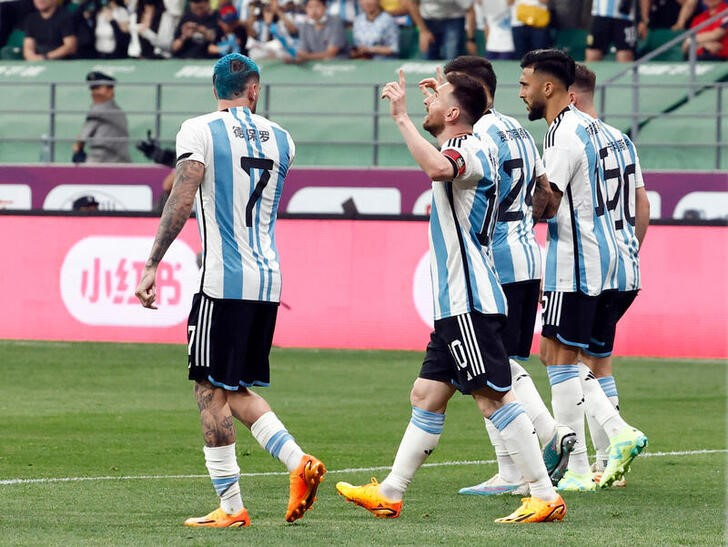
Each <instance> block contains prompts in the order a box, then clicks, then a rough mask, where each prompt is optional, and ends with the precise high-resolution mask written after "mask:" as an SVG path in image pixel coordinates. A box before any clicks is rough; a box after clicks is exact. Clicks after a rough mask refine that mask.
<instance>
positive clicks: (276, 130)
mask: <svg viewBox="0 0 728 547" xmlns="http://www.w3.org/2000/svg"><path fill="white" fill-rule="evenodd" d="M294 156H295V145H294V144H293V140H292V139H291V136H290V135H289V134H288V132H287V131H286V130H284V129H282V128H281V127H280V126H279V125H278V124H276V123H274V122H271V121H269V120H267V119H266V118H264V117H262V116H258V115H256V114H253V113H252V112H251V111H250V109H248V108H244V107H234V108H229V109H226V110H222V111H218V112H213V113H210V114H205V115H203V116H198V117H196V118H191V119H189V120H186V121H185V122H184V123H183V124H182V127H181V128H180V131H179V133H178V134H177V161H178V162H180V161H185V160H194V161H199V162H201V163H203V164H204V165H205V175H204V178H203V180H202V184H201V185H200V188H199V190H198V192H197V196H196V202H195V207H196V213H197V222H198V227H199V230H200V238H201V239H202V247H203V260H202V273H201V281H200V290H201V292H203V293H204V294H205V295H207V296H209V297H212V298H226V299H237V300H252V301H263V302H279V301H280V294H281V273H280V265H279V261H278V251H277V249H276V245H275V237H274V228H275V221H276V214H277V211H278V204H279V202H280V197H281V192H282V190H283V182H284V180H285V178H286V174H287V173H288V169H289V168H290V166H291V164H292V163H293V159H294Z"/></svg>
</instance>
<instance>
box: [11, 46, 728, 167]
mask: <svg viewBox="0 0 728 547" xmlns="http://www.w3.org/2000/svg"><path fill="white" fill-rule="evenodd" d="M436 66H437V63H435V62H425V61H420V60H400V61H397V60H394V61H377V62H369V61H340V62H327V63H311V64H309V65H306V66H290V65H285V64H283V63H280V62H275V61H270V62H264V63H262V70H263V71H264V72H265V81H266V83H267V84H269V85H268V86H267V87H266V89H265V90H264V93H263V100H262V102H261V104H260V105H259V108H260V109H261V111H262V112H266V113H268V114H269V115H270V116H271V117H272V118H273V119H274V120H276V121H278V122H279V123H281V124H282V125H283V126H284V127H286V128H288V129H289V130H290V131H291V133H292V134H293V136H294V138H295V139H296V142H297V145H298V159H297V165H314V166H321V165H331V166H353V167H356V166H371V165H379V166H411V165H412V160H411V158H410V156H409V154H408V153H407V151H406V149H405V147H404V145H403V144H402V143H401V140H400V139H399V135H398V133H397V130H396V128H395V127H394V125H393V124H392V123H391V121H390V120H389V114H388V109H387V106H386V104H385V103H384V102H382V101H381V100H380V99H379V87H378V86H380V85H382V84H383V83H385V82H387V81H389V80H392V79H394V78H395V77H396V71H397V69H398V68H400V67H403V68H404V70H405V73H406V75H407V81H408V84H409V85H411V86H413V88H414V86H415V85H416V83H417V81H419V80H420V79H421V78H423V77H426V76H430V75H432V74H433V73H434V71H435V67H436ZM593 67H594V69H595V70H596V71H597V76H598V82H605V81H607V80H608V79H610V78H612V77H614V76H615V75H617V74H619V72H620V71H622V70H623V69H624V68H625V67H624V65H622V64H617V63H609V62H602V63H599V64H595V65H593ZM495 68H496V71H497V73H498V78H499V87H498V93H497V95H496V105H497V108H498V109H499V110H500V111H501V112H504V113H506V114H511V115H514V116H516V117H517V118H518V119H519V120H521V121H522V123H524V124H525V125H526V127H527V128H528V129H529V130H530V131H532V132H533V134H534V137H535V138H536V140H537V141H540V140H541V139H542V137H543V134H544V131H545V128H546V126H545V124H544V123H543V122H542V121H539V122H529V121H527V119H526V110H525V108H524V106H523V103H522V101H521V100H520V99H519V98H518V79H519V76H520V67H519V65H518V63H517V62H508V61H497V62H496V63H495ZM89 70H102V71H104V72H107V73H110V74H113V75H114V76H115V77H116V78H117V80H118V82H119V84H118V86H117V102H118V103H119V105H120V106H121V107H122V108H123V109H124V110H125V112H126V113H127V116H128V121H129V129H130V135H131V138H132V141H135V140H141V139H143V138H145V136H146V132H147V130H149V129H151V130H152V132H153V134H154V135H155V136H157V135H158V136H160V137H161V140H162V143H163V144H164V145H166V146H171V145H172V143H173V141H174V138H175V135H176V133H177V130H178V128H179V125H180V123H181V122H182V121H183V120H184V119H186V118H188V117H190V116H193V115H196V114H199V113H203V112H206V111H209V110H210V109H212V108H214V104H215V103H214V100H213V97H212V94H211V86H210V83H209V78H210V70H211V67H210V63H209V62H207V61H176V60H169V61H127V60H124V61H103V62H101V63H99V62H96V61H64V62H57V63H52V62H51V63H34V64H28V63H23V62H18V61H2V62H0V93H2V96H3V98H4V99H5V100H4V101H3V105H2V106H0V163H11V162H12V163H19V162H37V161H39V159H41V157H42V156H44V146H43V135H48V136H51V137H53V138H54V140H55V143H54V146H53V147H52V156H53V160H54V161H56V162H69V161H70V146H71V142H72V141H73V140H74V139H75V137H76V135H77V132H78V131H79V128H80V127H81V124H82V122H83V119H84V116H85V113H86V111H87V109H88V103H89V98H88V94H87V92H86V89H85V81H84V77H85V74H86V73H87V72H88V71H89ZM726 78H728V66H726V65H723V64H721V63H701V64H699V70H698V76H697V84H698V85H699V86H700V88H701V89H702V88H703V87H705V86H710V85H714V84H715V83H716V82H720V81H723V80H725V79H726ZM51 83H52V84H53V85H51ZM688 83H689V72H688V70H687V66H686V64H685V63H677V64H676V63H650V64H649V65H647V66H645V67H643V69H642V70H641V71H640V93H639V112H638V113H639V116H640V118H639V123H640V125H641V130H642V131H643V134H642V135H640V138H644V139H645V140H647V138H648V136H649V140H650V141H655V142H657V143H665V144H667V145H668V146H672V145H674V143H675V142H676V140H677V139H685V138H687V137H689V138H691V139H694V141H695V142H697V143H702V144H703V145H704V147H702V148H700V147H693V148H691V150H692V154H689V153H682V154H681V155H678V154H673V153H672V152H671V151H669V149H667V150H668V151H666V152H661V148H660V147H653V151H651V152H649V153H648V152H645V159H643V164H644V165H645V166H646V167H647V168H660V167H663V166H666V165H670V166H671V167H677V168H680V167H685V168H687V167H693V168H694V167H698V168H700V166H699V165H696V164H703V163H705V162H703V161H701V162H698V161H697V160H696V159H695V158H696V157H698V156H700V157H706V158H707V157H714V156H715V153H716V151H715V143H714V141H712V140H711V139H714V136H715V130H714V127H715V121H714V118H713V122H712V124H713V125H712V127H713V129H711V130H710V131H709V133H708V136H705V135H704V132H705V131H706V129H705V128H706V127H709V126H710V124H711V121H710V120H709V119H707V118H701V119H700V120H699V123H700V124H701V127H703V129H700V130H695V131H692V130H691V131H686V130H684V127H683V125H681V124H680V121H682V124H685V125H689V124H693V123H694V121H693V120H687V119H686V118H680V119H678V118H677V117H674V119H671V118H670V117H669V116H667V117H665V116H662V115H661V114H663V113H666V112H670V111H672V110H674V109H676V108H677V107H679V106H680V105H681V104H683V103H684V102H685V101H689V100H690V99H689V95H688V92H687V90H688V87H687V86H688ZM158 93H159V96H157V94H158ZM603 95H604V92H603V91H602V90H599V92H598V95H597V108H598V109H599V110H600V111H601V112H602V113H603V115H604V118H605V119H606V120H608V121H609V122H610V123H612V124H613V125H616V126H618V127H620V128H622V129H623V130H629V129H630V128H631V127H632V125H633V121H632V108H631V106H632V102H633V94H632V88H631V85H630V78H629V75H628V74H627V75H624V76H622V77H621V78H619V79H617V80H616V82H614V84H613V85H610V87H609V88H608V89H607V91H606V95H605V96H603ZM710 96H712V99H711V98H709V97H708V95H704V94H699V95H698V96H697V97H696V98H695V99H693V100H694V101H696V102H695V104H694V105H693V106H690V107H688V106H687V105H686V106H682V107H680V108H681V110H682V109H686V110H685V112H688V113H689V112H693V111H694V110H690V109H691V108H692V109H697V110H695V111H702V110H700V109H704V110H706V111H707V112H710V108H712V109H713V110H712V112H715V108H716V104H717V103H716V100H717V99H716V98H715V92H713V93H711V94H710ZM157 103H158V104H159V114H157V112H156V110H157ZM51 105H53V106H54V108H55V113H54V115H53V116H52V115H51V114H50V111H51ZM408 108H409V111H410V112H411V114H412V116H413V119H415V120H420V119H421V116H422V114H423V109H422V102H421V100H420V96H419V94H417V93H412V94H411V95H410V101H409V103H408ZM663 118H664V120H665V121H664V122H663V121H662V120H663ZM665 124H667V125H665ZM661 125H664V127H663V129H662V130H660V129H659V128H660V127H661ZM652 127H655V128H656V129H654V130H653V129H651V128H652ZM693 133H694V137H693V136H692V135H693ZM724 134H725V133H724ZM375 142H378V146H375ZM724 150H725V149H724ZM711 155H712V156H711ZM724 155H728V153H727V154H724ZM682 156H685V164H684V165H680V164H679V163H680V162H679V161H678V159H677V158H679V157H682ZM688 156H690V157H688ZM647 157H649V160H648V159H647ZM132 159H133V161H134V162H135V163H148V160H147V159H146V158H144V157H143V156H142V154H141V153H139V152H138V151H136V150H134V149H133V147H132ZM707 163H708V165H706V166H704V167H702V168H704V169H711V168H713V166H714V161H713V162H707Z"/></svg>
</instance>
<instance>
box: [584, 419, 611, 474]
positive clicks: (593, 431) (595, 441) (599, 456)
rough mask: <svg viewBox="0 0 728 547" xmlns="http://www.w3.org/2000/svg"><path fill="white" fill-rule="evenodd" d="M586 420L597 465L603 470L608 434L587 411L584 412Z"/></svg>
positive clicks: (607, 447) (607, 446)
mask: <svg viewBox="0 0 728 547" xmlns="http://www.w3.org/2000/svg"><path fill="white" fill-rule="evenodd" d="M586 422H587V424H589V435H590V436H591V440H592V445H593V446H594V451H595V452H596V456H595V457H596V463H597V466H598V467H600V468H601V469H602V470H603V469H604V467H606V465H607V459H608V458H609V453H608V452H609V436H608V435H607V434H606V433H605V431H604V428H603V427H602V426H600V425H599V422H597V420H596V418H594V416H592V415H591V414H589V413H588V412H587V413H586Z"/></svg>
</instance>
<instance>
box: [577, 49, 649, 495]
mask: <svg viewBox="0 0 728 547" xmlns="http://www.w3.org/2000/svg"><path fill="white" fill-rule="evenodd" d="M595 87H596V75H595V74H594V72H592V71H591V70H589V68H587V66H586V65H584V64H582V63H576V71H575V77H574V83H573V84H571V87H570V88H569V96H570V97H571V102H572V103H573V104H574V106H575V107H576V108H578V109H579V110H581V111H582V112H584V113H585V114H588V115H589V116H591V117H592V118H597V113H596V110H595V108H594V89H595ZM599 123H600V124H601V126H602V129H603V131H604V132H605V134H608V135H610V140H611V142H613V143H616V146H613V147H612V148H611V149H610V153H613V154H614V155H616V156H617V158H618V163H619V169H618V170H617V171H613V172H612V174H613V175H614V176H612V177H610V178H608V179H607V181H606V182H607V186H608V196H609V199H608V201H607V206H608V208H609V209H610V210H611V211H612V216H613V217H614V228H615V231H616V235H617V249H618V251H619V253H618V255H617V258H618V270H617V281H618V286H617V288H618V291H619V292H618V293H617V294H616V295H615V299H614V305H613V307H612V308H611V312H612V313H610V314H609V315H608V318H609V321H606V322H605V323H604V324H603V326H604V329H605V330H604V331H603V332H602V333H600V334H599V336H598V338H599V339H600V340H602V341H603V345H601V346H599V345H597V344H595V343H593V342H592V343H591V344H590V345H589V347H588V348H587V349H585V350H583V351H582V359H583V361H584V362H585V363H586V366H588V367H589V369H590V371H591V373H592V374H593V375H594V377H595V378H596V379H597V381H598V382H599V385H600V386H601V387H602V390H604V393H605V394H606V395H607V397H609V400H610V402H611V403H612V405H614V407H615V408H616V409H617V410H619V394H618V392H617V384H616V382H615V380H614V376H613V375H612V349H613V345H614V335H615V333H616V328H617V322H618V321H619V320H620V319H621V317H622V316H623V315H624V313H625V312H626V311H627V310H628V309H629V307H630V306H631V305H632V302H634V299H635V298H636V297H637V293H638V292H639V290H640V287H641V285H640V259H639V254H638V253H639V250H640V249H641V248H642V242H643V241H644V238H645V234H646V232H647V226H648V225H649V222H650V202H649V200H648V199H647V191H646V190H645V183H644V180H643V179H642V169H641V168H640V161H639V158H638V157H637V151H636V150H635V147H634V144H633V143H632V141H631V140H630V139H629V137H627V136H626V135H625V134H624V133H622V132H621V131H619V130H618V129H616V128H614V127H612V126H611V125H609V124H606V123H604V122H603V121H601V120H599ZM582 366H583V365H582ZM586 418H587V422H588V424H589V433H590V434H591V438H592V444H593V445H594V448H595V449H596V461H595V462H594V464H593V465H592V471H594V473H595V478H598V479H600V478H601V474H602V473H603V471H604V468H605V467H606V465H607V461H608V452H607V451H608V448H609V438H608V437H607V435H606V433H605V432H604V429H603V428H602V427H600V426H599V424H598V423H597V421H596V420H595V419H594V417H593V416H591V414H589V413H588V412H587V416H586ZM613 484H614V486H623V485H624V479H621V480H620V481H615V482H614V483H613Z"/></svg>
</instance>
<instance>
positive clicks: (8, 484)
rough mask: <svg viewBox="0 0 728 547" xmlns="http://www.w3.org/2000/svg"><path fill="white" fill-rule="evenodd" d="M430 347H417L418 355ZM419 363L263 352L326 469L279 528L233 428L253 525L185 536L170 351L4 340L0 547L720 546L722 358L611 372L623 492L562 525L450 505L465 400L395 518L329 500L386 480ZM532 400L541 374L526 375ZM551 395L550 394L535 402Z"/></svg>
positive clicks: (177, 362) (193, 444)
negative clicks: (636, 443) (636, 437)
mask: <svg viewBox="0 0 728 547" xmlns="http://www.w3.org/2000/svg"><path fill="white" fill-rule="evenodd" d="M424 342H425V341H423V343H424ZM420 359H421V354H420V353H410V352H383V351H376V352H375V351H371V352H355V351H324V350H318V351H317V350H290V349H286V350H283V349H274V350H273V352H272V356H271V362H272V385H271V387H269V388H264V389H261V390H260V391H259V392H260V393H262V394H263V395H264V396H265V397H266V398H267V399H268V401H269V402H270V403H271V405H272V406H273V408H274V410H275V411H276V413H277V414H278V416H279V417H280V418H281V419H282V420H283V421H284V423H285V424H286V425H287V427H288V429H289V431H290V432H291V433H292V434H293V435H294V436H295V437H296V439H297V440H298V442H299V444H300V445H301V446H302V448H303V449H304V450H305V451H309V452H311V453H313V454H315V455H317V456H318V457H319V458H321V459H322V460H323V461H324V462H325V463H326V465H327V467H328V470H329V473H328V475H327V476H326V480H325V481H324V483H323V484H322V486H321V488H320V490H319V496H318V501H317V502H316V504H315V505H314V507H313V510H312V511H311V512H309V513H307V514H306V516H305V518H304V519H302V520H300V521H298V522H297V523H295V524H293V525H290V524H287V523H286V522H285V521H284V519H283V515H284V513H285V508H286V501H287V495H288V494H287V484H288V481H287V475H286V474H285V473H283V471H284V469H283V466H282V464H280V463H279V462H278V461H277V460H274V459H273V458H271V457H270V456H269V455H268V454H267V453H265V452H264V451H263V450H262V449H261V448H260V447H259V446H258V445H257V443H256V442H255V441H254V440H253V439H252V437H251V436H250V434H249V433H248V432H247V430H245V429H244V428H243V427H242V426H239V427H238V442H237V454H238V462H239V464H240V467H241V472H242V473H243V477H242V478H241V489H242V491H243V499H244V502H245V504H246V506H247V507H248V509H249V511H250V514H251V518H252V526H251V527H250V528H246V529H234V530H206V529H189V528H185V527H184V526H182V521H183V520H184V519H185V518H186V517H188V516H199V515H203V514H205V513H207V512H208V511H210V510H212V509H213V508H215V507H216V504H217V501H216V497H215V494H214V491H213V489H212V486H211V484H210V481H209V479H208V478H207V476H206V471H205V467H204V462H203V457H202V440H201V434H200V430H199V418H198V414H197V409H196V405H195V403H194V400H193V397H192V386H191V383H190V382H189V381H188V380H187V379H186V362H185V347H184V346H183V345H131V344H75V343H74V344H72V343H36V342H0V371H2V376H1V377H2V387H1V388H0V395H1V396H0V414H1V415H2V419H0V544H2V545H49V544H54V545H59V544H65V545H109V544H112V545H120V544H121V545H225V544H230V545H232V544H240V543H250V544H258V545H402V544H406V545H438V544H439V545H459V544H462V545H465V544H467V545H486V544H498V543H502V544H506V545H539V546H548V545H559V546H561V545H578V546H584V545H701V546H702V545H724V544H725V543H726V536H725V528H726V511H725V508H726V476H725V470H726V453H727V450H726V372H727V370H728V369H727V367H726V362H722V361H697V362H694V361H687V360H679V361H671V360H658V359H617V360H616V363H615V371H616V373H615V376H616V378H617V383H618V388H619V393H620V401H621V406H622V412H623V415H624V416H625V418H626V419H627V421H629V422H630V423H632V424H634V425H635V426H638V427H640V428H641V429H642V430H643V431H644V432H645V433H646V434H647V435H648V437H649V441H650V446H649V449H648V451H647V453H646V454H645V455H643V456H640V457H639V458H637V459H636V460H635V462H634V464H633V466H632V470H631V472H630V473H629V474H628V475H627V479H628V481H627V482H628V484H627V487H626V488H621V489H620V488H612V489H608V490H605V491H601V492H598V493H596V494H567V495H565V496H564V497H565V499H566V502H567V506H568V514H567V516H566V518H565V520H564V521H563V522H561V523H550V524H536V525H496V524H495V523H493V520H494V519H495V518H497V517H501V516H504V515H506V514H508V513H509V512H511V510H513V509H514V508H515V507H516V506H517V505H518V503H519V500H518V498H515V497H513V496H499V497H494V498H481V497H474V496H459V495H457V493H456V492H457V490H458V489H459V488H460V487H462V486H465V485H470V484H474V483H476V482H480V481H481V480H484V479H486V478H488V477H489V476H491V475H492V474H493V472H494V470H495V465H494V463H493V457H494V456H493V451H492V448H491V447H490V446H489V444H488V440H487V436H486V434H485V428H484V427H483V423H482V420H481V418H480V417H479V415H478V412H477V410H476V408H475V405H474V404H473V402H472V401H471V400H470V399H469V398H467V397H462V396H459V395H456V396H455V397H454V398H453V400H452V401H451V403H450V407H449V408H448V413H447V419H446V422H445V431H444V433H443V435H442V438H441V441H440V445H439V446H438V448H437V450H436V451H435V452H434V454H433V455H432V456H431V457H430V458H429V460H428V464H427V466H426V467H424V468H422V469H421V470H420V471H419V473H418V474H417V475H416V477H415V479H414V481H413V483H412V485H411V487H410V489H409V491H408V492H407V495H406V497H405V503H404V509H403V512H402V516H401V517H400V518H399V519H396V520H379V519H375V518H373V517H372V516H371V515H370V514H369V513H367V512H366V511H364V510H363V509H361V508H359V507H355V506H353V505H352V504H347V503H345V502H344V500H343V498H340V497H338V496H337V495H336V493H335V490H334V484H335V483H336V482H337V481H339V480H347V481H349V482H355V483H358V482H366V481H368V480H369V478H370V477H371V476H376V477H378V478H379V479H383V478H384V477H385V476H386V474H387V469H388V467H389V466H390V465H391V462H392V459H393V457H394V453H395V451H396V449H397V446H398V444H399V440H400V438H401V435H402V432H403V431H404V428H405V427H406V425H407V422H408V420H409V414H410V408H409V402H408V399H409V390H410V387H411V384H412V380H413V379H414V377H415V375H416V374H417V371H418V369H419V365H420ZM527 368H528V369H529V370H530V371H531V374H532V376H533V377H534V380H535V382H536V385H537V386H538V388H539V390H540V391H541V393H542V394H544V395H547V394H548V385H547V381H546V375H545V371H544V368H543V367H542V366H541V365H540V364H539V363H538V362H537V360H536V359H535V358H532V359H531V362H529V364H528V365H527ZM547 400H548V399H547Z"/></svg>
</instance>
